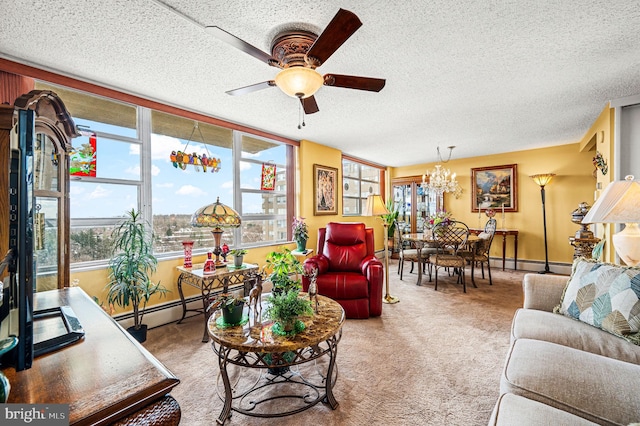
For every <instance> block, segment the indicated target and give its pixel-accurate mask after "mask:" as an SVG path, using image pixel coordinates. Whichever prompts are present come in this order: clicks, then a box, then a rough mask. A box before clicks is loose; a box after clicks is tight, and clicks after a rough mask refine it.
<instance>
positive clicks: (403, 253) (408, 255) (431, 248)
mask: <svg viewBox="0 0 640 426" xmlns="http://www.w3.org/2000/svg"><path fill="white" fill-rule="evenodd" d="M395 229H396V233H397V234H396V236H397V240H398V245H399V247H398V256H399V258H398V274H400V280H402V274H403V271H404V262H407V261H409V262H411V269H410V270H409V273H413V265H414V263H418V250H420V259H419V261H420V263H422V265H419V267H422V272H423V273H424V272H425V271H427V269H428V271H429V282H431V267H430V266H429V265H428V263H429V256H430V255H431V254H434V253H436V248H435V244H429V243H426V246H425V247H422V248H421V249H417V248H411V243H410V242H409V241H406V240H405V239H404V238H403V234H402V229H400V226H398V224H397V222H396V227H395Z"/></svg>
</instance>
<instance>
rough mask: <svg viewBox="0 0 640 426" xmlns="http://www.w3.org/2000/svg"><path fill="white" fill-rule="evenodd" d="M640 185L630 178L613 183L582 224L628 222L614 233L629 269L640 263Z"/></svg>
mask: <svg viewBox="0 0 640 426" xmlns="http://www.w3.org/2000/svg"><path fill="white" fill-rule="evenodd" d="M638 222H640V182H638V181H636V180H634V177H633V176H632V175H628V176H627V177H625V178H624V180H621V181H615V182H611V183H610V184H609V185H608V186H607V187H606V188H605V189H604V191H603V192H602V195H600V198H598V200H597V201H596V202H595V203H594V204H593V207H591V210H589V212H588V213H587V215H586V216H585V217H584V219H582V223H624V224H625V226H624V229H623V230H622V231H620V232H618V233H617V234H614V235H613V237H612V239H613V246H614V248H615V249H616V253H617V254H618V256H619V257H620V259H622V260H623V261H624V263H625V264H627V265H629V266H636V265H638V264H640V229H639V228H638Z"/></svg>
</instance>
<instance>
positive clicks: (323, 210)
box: [313, 164, 339, 216]
mask: <svg viewBox="0 0 640 426" xmlns="http://www.w3.org/2000/svg"><path fill="white" fill-rule="evenodd" d="M338 188H339V185H338V169H335V168H333V167H327V166H321V165H319V164H314V165H313V200H314V203H313V214H314V215H315V216H319V215H323V214H338Z"/></svg>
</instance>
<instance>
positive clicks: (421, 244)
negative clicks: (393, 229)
mask: <svg viewBox="0 0 640 426" xmlns="http://www.w3.org/2000/svg"><path fill="white" fill-rule="evenodd" d="M402 238H403V239H404V240H405V241H408V242H410V243H411V245H412V246H413V247H414V248H415V249H416V252H417V256H418V281H417V282H416V285H422V249H423V248H425V247H427V246H430V247H433V246H434V245H436V244H439V243H442V242H443V241H442V240H441V239H440V240H439V239H438V238H437V237H436V236H435V235H433V232H431V230H430V229H428V230H425V231H424V232H416V233H411V234H404V235H403V236H402ZM479 241H480V237H478V236H477V235H474V234H470V235H469V236H468V238H467V243H466V244H467V246H468V247H469V250H471V252H472V253H475V245H476V244H477V243H478V242H479ZM445 244H446V242H445ZM474 264H475V262H474V261H472V262H471V282H472V283H473V285H474V286H475V281H474V279H473V265H474Z"/></svg>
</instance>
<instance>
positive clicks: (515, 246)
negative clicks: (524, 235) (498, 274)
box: [469, 228, 518, 271]
mask: <svg viewBox="0 0 640 426" xmlns="http://www.w3.org/2000/svg"><path fill="white" fill-rule="evenodd" d="M469 232H471V233H473V234H476V235H477V234H479V233H481V232H484V229H478V228H469ZM494 235H502V270H503V271H504V267H505V263H506V250H507V236H508V235H511V236H513V270H514V271H517V270H518V230H517V229H496V232H495V234H494Z"/></svg>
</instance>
